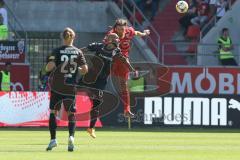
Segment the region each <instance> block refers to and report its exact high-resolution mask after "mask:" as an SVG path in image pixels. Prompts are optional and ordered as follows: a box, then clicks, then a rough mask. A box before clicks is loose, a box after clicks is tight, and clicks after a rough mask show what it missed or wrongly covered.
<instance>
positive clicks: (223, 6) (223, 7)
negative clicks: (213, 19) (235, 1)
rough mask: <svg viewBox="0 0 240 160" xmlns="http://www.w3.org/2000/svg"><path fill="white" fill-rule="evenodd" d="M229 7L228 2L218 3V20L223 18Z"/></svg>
mask: <svg viewBox="0 0 240 160" xmlns="http://www.w3.org/2000/svg"><path fill="white" fill-rule="evenodd" d="M227 6H228V2H227V1H225V0H218V2H217V3H216V7H217V14H216V16H217V20H219V19H220V18H222V17H223V16H224V14H225V12H226V9H227Z"/></svg>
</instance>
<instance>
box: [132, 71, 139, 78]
mask: <svg viewBox="0 0 240 160" xmlns="http://www.w3.org/2000/svg"><path fill="white" fill-rule="evenodd" d="M133 75H134V78H138V77H139V72H138V70H134V73H133Z"/></svg>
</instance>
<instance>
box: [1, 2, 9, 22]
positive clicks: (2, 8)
mask: <svg viewBox="0 0 240 160" xmlns="http://www.w3.org/2000/svg"><path fill="white" fill-rule="evenodd" d="M4 5H5V2H4V0H0V14H1V15H2V17H3V24H4V25H6V26H7V27H8V16H7V10H6V8H4Z"/></svg>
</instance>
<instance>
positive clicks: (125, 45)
mask: <svg viewBox="0 0 240 160" xmlns="http://www.w3.org/2000/svg"><path fill="white" fill-rule="evenodd" d="M132 34H133V33H132V32H131V30H130V29H127V30H126V33H125V36H124V37H123V38H120V45H119V47H120V49H121V51H122V53H123V54H124V55H125V56H127V57H128V52H129V50H130V48H131V41H132V39H133V35H132Z"/></svg>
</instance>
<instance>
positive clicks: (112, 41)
mask: <svg viewBox="0 0 240 160" xmlns="http://www.w3.org/2000/svg"><path fill="white" fill-rule="evenodd" d="M119 42H120V40H119V36H118V35H117V34H116V33H110V34H108V35H107V36H106V38H105V41H104V44H105V45H106V46H107V47H108V48H111V49H116V48H117V47H118V46H119Z"/></svg>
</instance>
